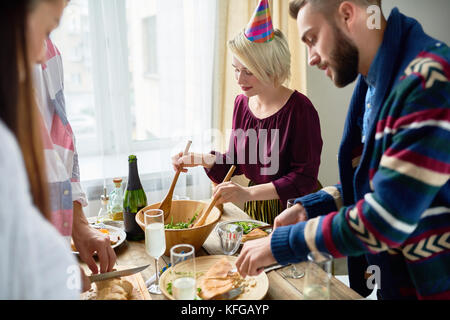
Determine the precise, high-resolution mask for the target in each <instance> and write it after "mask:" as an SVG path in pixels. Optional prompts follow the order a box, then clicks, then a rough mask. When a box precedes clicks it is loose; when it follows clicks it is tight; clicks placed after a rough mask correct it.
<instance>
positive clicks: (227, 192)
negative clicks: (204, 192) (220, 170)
mask: <svg viewBox="0 0 450 320" xmlns="http://www.w3.org/2000/svg"><path fill="white" fill-rule="evenodd" d="M216 195H217V196H218V197H219V198H218V199H217V202H216V204H221V203H226V202H241V203H242V202H246V201H249V200H251V197H252V193H251V191H250V188H248V187H243V186H240V185H238V184H236V183H234V182H232V181H229V182H223V183H221V184H219V185H217V186H216V188H215V189H214V194H213V197H215V196H216Z"/></svg>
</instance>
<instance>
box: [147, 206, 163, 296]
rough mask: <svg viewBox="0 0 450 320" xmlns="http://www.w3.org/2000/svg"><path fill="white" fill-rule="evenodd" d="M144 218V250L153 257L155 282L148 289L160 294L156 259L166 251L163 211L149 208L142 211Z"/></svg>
mask: <svg viewBox="0 0 450 320" xmlns="http://www.w3.org/2000/svg"><path fill="white" fill-rule="evenodd" d="M144 220H145V250H146V251H147V254H148V255H149V256H150V257H152V258H154V259H155V268H156V269H155V270H156V282H155V283H154V284H152V285H151V286H150V287H149V288H148V291H149V292H150V293H153V294H161V289H160V288H159V272H158V270H159V266H158V260H159V258H160V257H161V256H162V255H163V253H164V251H166V236H165V233H164V212H163V211H162V210H160V209H150V210H147V211H145V212H144Z"/></svg>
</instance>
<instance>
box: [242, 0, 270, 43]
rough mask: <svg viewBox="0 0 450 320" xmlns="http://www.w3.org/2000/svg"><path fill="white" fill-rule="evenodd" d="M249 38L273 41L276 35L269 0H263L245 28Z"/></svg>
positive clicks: (259, 41)
mask: <svg viewBox="0 0 450 320" xmlns="http://www.w3.org/2000/svg"><path fill="white" fill-rule="evenodd" d="M245 36H246V37H247V39H248V40H250V41H252V42H257V43H264V42H269V41H272V39H273V37H274V32H273V25H272V18H271V17H270V8H269V1H268V0H261V1H260V2H259V5H258V7H257V8H256V10H255V13H253V17H252V19H251V20H250V22H249V23H248V25H247V28H246V29H245Z"/></svg>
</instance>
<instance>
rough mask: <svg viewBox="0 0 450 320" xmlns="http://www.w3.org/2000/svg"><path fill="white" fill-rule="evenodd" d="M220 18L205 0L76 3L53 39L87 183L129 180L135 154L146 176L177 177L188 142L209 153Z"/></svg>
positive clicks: (83, 0) (87, 0)
mask: <svg viewBox="0 0 450 320" xmlns="http://www.w3.org/2000/svg"><path fill="white" fill-rule="evenodd" d="M215 10H216V1H204V0H72V1H70V3H69V5H68V7H67V8H66V9H65V12H64V16H63V18H62V21H61V25H60V27H59V28H58V29H57V30H55V31H54V32H53V34H52V35H51V37H52V40H53V42H54V43H55V45H56V46H57V47H58V48H59V50H60V52H61V55H62V58H63V64H64V75H65V96H66V108H67V114H68V118H69V121H70V123H71V125H72V127H73V130H74V133H75V136H76V142H77V150H78V153H79V160H80V170H81V179H82V181H83V180H84V181H85V182H86V181H89V180H90V181H94V180H101V181H103V179H111V178H113V177H116V176H122V177H126V176H127V175H128V163H127V157H128V155H129V154H136V155H137V156H138V163H139V173H140V175H141V176H143V175H146V174H148V175H151V174H161V173H164V172H165V173H166V174H165V175H166V176H169V177H172V176H173V171H172V168H171V161H170V156H171V155H173V154H174V153H175V152H178V151H180V150H183V149H184V145H185V143H186V141H187V139H188V138H190V139H191V140H193V141H194V143H193V146H195V145H196V146H197V147H196V151H197V152H208V151H209V150H210V142H209V140H210V137H204V134H205V132H207V131H208V130H209V129H210V128H211V121H212V116H211V114H212V110H211V106H212V77H213V60H214V39H215V16H216V14H215ZM198 17H202V19H198ZM203 17H205V18H203ZM209 132H210V131H209ZM201 174H202V175H204V173H203V172H201ZM206 181H208V180H206ZM144 184H145V183H144ZM168 184H170V182H169V183H168ZM96 187H98V186H96ZM206 187H207V188H209V184H208V183H207V184H206ZM162 188H165V182H164V183H162ZM165 191H167V189H166V190H165ZM208 194H209V190H208ZM161 199H162V198H161ZM161 199H158V200H161Z"/></svg>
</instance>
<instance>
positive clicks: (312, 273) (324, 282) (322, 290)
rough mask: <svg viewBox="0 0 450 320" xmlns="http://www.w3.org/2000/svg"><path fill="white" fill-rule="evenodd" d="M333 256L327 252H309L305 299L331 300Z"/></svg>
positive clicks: (304, 288) (304, 291) (304, 289)
mask: <svg viewBox="0 0 450 320" xmlns="http://www.w3.org/2000/svg"><path fill="white" fill-rule="evenodd" d="M332 262H333V257H332V256H331V255H329V254H328V253H325V252H320V251H312V252H310V253H309V254H308V263H307V266H306V275H305V282H304V287H303V296H304V298H305V300H329V299H330V282H331V265H332Z"/></svg>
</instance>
